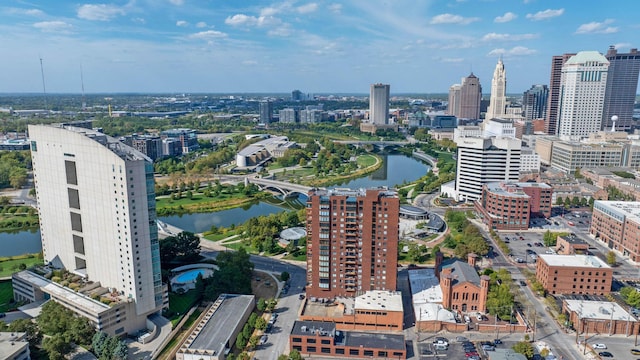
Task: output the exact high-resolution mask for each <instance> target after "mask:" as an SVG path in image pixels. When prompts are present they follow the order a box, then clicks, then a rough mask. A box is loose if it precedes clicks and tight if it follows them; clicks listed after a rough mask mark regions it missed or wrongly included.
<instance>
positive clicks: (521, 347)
mask: <svg viewBox="0 0 640 360" xmlns="http://www.w3.org/2000/svg"><path fill="white" fill-rule="evenodd" d="M513 351H515V352H517V353H519V354H522V355H524V356H526V357H527V359H531V358H532V357H533V345H531V343H530V342H528V341H520V342H518V343H516V344H515V345H513Z"/></svg>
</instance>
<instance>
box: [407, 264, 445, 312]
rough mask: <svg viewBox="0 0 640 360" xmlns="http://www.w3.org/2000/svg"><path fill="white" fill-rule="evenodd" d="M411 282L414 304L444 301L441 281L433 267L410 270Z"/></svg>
mask: <svg viewBox="0 0 640 360" xmlns="http://www.w3.org/2000/svg"><path fill="white" fill-rule="evenodd" d="M409 284H410V286H411V296H412V297H413V303H414V304H420V303H441V302H442V289H441V288H440V281H438V278H437V277H436V273H435V271H434V270H433V269H413V270H409Z"/></svg>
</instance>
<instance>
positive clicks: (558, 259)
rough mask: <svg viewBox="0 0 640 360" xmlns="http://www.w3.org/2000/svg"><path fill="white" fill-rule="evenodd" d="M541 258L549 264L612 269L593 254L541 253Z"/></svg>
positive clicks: (539, 256)
mask: <svg viewBox="0 0 640 360" xmlns="http://www.w3.org/2000/svg"><path fill="white" fill-rule="evenodd" d="M538 258H539V259H542V260H544V262H546V263H547V264H549V266H571V267H584V268H601V269H611V267H610V266H609V265H607V264H606V263H605V262H604V261H602V260H600V259H599V258H598V257H596V256H592V255H549V254H539V255H538Z"/></svg>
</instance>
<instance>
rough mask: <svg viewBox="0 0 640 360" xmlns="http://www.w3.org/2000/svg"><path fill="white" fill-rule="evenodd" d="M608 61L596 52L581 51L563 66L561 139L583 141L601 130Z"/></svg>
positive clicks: (560, 114) (559, 112) (561, 81)
mask: <svg viewBox="0 0 640 360" xmlns="http://www.w3.org/2000/svg"><path fill="white" fill-rule="evenodd" d="M608 68H609V61H608V60H607V59H606V58H605V57H604V56H603V55H602V54H600V53H599V52H597V51H581V52H579V53H577V54H576V55H574V56H572V57H570V58H569V60H567V62H566V63H564V65H563V66H562V78H561V80H560V84H561V85H560V89H561V90H560V106H559V110H558V136H559V137H560V138H561V139H562V140H580V139H582V138H586V137H588V136H589V134H591V133H595V132H598V131H600V127H601V124H602V112H603V110H604V99H605V91H606V88H607V74H608Z"/></svg>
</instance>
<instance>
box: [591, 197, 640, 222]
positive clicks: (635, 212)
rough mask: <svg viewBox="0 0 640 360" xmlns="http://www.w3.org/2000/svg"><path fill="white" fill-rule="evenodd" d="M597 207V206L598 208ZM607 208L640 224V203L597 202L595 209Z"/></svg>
mask: <svg viewBox="0 0 640 360" xmlns="http://www.w3.org/2000/svg"><path fill="white" fill-rule="evenodd" d="M596 205H597V206H596ZM600 208H606V209H610V210H613V211H615V212H616V213H618V214H620V215H622V216H624V217H625V218H629V219H630V220H633V221H635V222H638V223H640V201H604V200H596V202H595V204H594V209H595V210H599V209H600Z"/></svg>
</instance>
